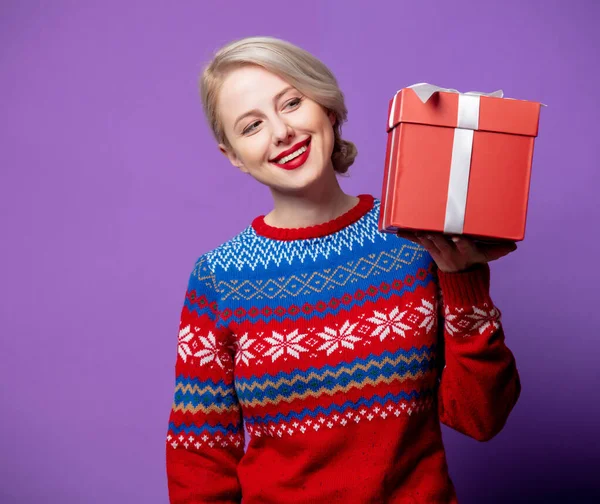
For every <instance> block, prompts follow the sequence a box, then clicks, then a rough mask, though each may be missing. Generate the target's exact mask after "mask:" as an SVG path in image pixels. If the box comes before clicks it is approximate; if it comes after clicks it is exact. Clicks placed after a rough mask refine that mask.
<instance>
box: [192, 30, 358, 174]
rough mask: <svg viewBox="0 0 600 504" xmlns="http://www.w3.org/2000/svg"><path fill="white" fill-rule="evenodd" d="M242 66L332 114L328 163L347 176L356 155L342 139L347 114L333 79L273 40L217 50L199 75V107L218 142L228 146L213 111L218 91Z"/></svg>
mask: <svg viewBox="0 0 600 504" xmlns="http://www.w3.org/2000/svg"><path fill="white" fill-rule="evenodd" d="M244 65H256V66H260V67H262V68H264V69H265V70H267V71H269V72H271V73H273V74H275V75H277V76H279V77H281V78H282V79H284V80H285V81H287V82H289V83H290V84H291V85H292V86H293V87H295V88H296V89H297V90H298V91H300V92H301V93H302V94H303V95H305V96H307V97H308V98H310V99H311V100H313V101H314V102H316V103H318V104H319V105H321V106H322V107H324V108H325V109H326V110H327V111H329V112H332V113H333V114H335V118H336V120H335V124H334V126H333V132H334V145H333V152H332V155H331V161H332V164H333V168H334V170H335V171H336V172H337V173H346V172H347V171H348V168H349V167H350V165H352V163H354V158H356V155H357V153H358V152H357V149H356V146H355V145H354V144H353V143H352V142H349V141H347V140H343V139H342V137H341V134H342V124H343V123H344V122H346V119H347V116H348V110H347V109H346V105H345V103H344V95H343V93H342V91H341V90H340V88H339V86H338V83H337V80H336V78H335V76H334V75H333V73H332V72H331V71H330V70H329V68H327V66H325V64H324V63H323V62H322V61H320V60H319V59H318V58H316V57H315V56H313V55H312V54H310V53H309V52H308V51H305V50H304V49H301V48H300V47H297V46H295V45H294V44H291V43H290V42H286V41H285V40H280V39H276V38H273V37H247V38H243V39H240V40H236V41H233V42H231V43H229V44H227V45H225V46H224V47H222V48H221V49H219V50H218V51H217V52H216V53H215V55H214V57H213V59H212V60H211V61H210V63H209V64H208V65H207V66H206V67H205V69H204V71H203V72H202V76H201V78H200V94H201V96H202V106H203V108H204V114H205V115H206V119H207V120H208V123H209V125H210V127H211V129H212V132H213V134H214V136H215V138H216V140H217V142H219V143H223V144H225V145H226V146H229V143H228V142H227V138H226V136H225V133H224V131H223V127H222V125H221V123H220V120H219V117H218V114H217V110H216V108H217V98H218V94H219V91H220V89H221V86H222V84H223V80H224V79H225V77H226V75H227V72H228V71H229V70H232V69H234V68H238V67H240V66H244Z"/></svg>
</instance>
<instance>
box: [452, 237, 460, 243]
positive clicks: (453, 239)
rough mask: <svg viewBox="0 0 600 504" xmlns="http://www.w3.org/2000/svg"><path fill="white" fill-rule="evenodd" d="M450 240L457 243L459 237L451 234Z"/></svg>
mask: <svg viewBox="0 0 600 504" xmlns="http://www.w3.org/2000/svg"><path fill="white" fill-rule="evenodd" d="M452 241H453V242H454V243H458V242H459V241H460V238H459V237H458V236H453V237H452Z"/></svg>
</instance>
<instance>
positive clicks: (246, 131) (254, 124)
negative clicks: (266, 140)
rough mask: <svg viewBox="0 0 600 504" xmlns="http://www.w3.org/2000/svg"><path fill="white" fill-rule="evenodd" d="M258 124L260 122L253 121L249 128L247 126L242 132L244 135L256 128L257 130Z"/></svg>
mask: <svg viewBox="0 0 600 504" xmlns="http://www.w3.org/2000/svg"><path fill="white" fill-rule="evenodd" d="M259 124H260V121H254V122H253V123H252V124H251V125H250V126H248V127H247V128H246V129H245V130H244V131H243V133H244V135H245V134H246V133H252V132H253V131H254V130H255V129H256V128H258V125H259Z"/></svg>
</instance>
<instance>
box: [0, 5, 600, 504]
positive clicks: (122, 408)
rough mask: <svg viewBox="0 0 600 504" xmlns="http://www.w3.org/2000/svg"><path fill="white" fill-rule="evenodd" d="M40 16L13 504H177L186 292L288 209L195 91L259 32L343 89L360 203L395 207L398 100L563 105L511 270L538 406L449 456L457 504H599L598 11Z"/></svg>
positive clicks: (280, 8) (28, 15) (10, 161)
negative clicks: (208, 264)
mask: <svg viewBox="0 0 600 504" xmlns="http://www.w3.org/2000/svg"><path fill="white" fill-rule="evenodd" d="M42 3H43V2H37V1H33V0H30V1H27V0H23V1H17V0H13V1H7V0H4V1H2V3H1V5H0V64H1V67H0V68H1V80H0V101H1V104H2V105H1V107H0V111H1V112H0V114H1V117H2V126H1V128H2V129H1V135H0V142H1V144H0V170H1V179H0V208H1V234H0V238H1V240H2V246H1V249H0V250H1V251H2V261H1V265H2V275H1V277H0V285H1V286H2V291H1V298H0V314H1V327H0V329H1V336H2V337H1V340H0V358H1V363H0V364H1V367H0V373H1V375H0V378H1V381H0V386H1V387H2V421H3V423H2V424H3V428H2V430H1V433H0V501H1V502H2V503H5V504H12V503H38V502H60V503H62V504H71V503H86V504H87V503H90V504H96V503H98V504H105V503H111V504H121V503H123V504H124V503H145V504H153V503H166V502H167V489H166V476H165V464H164V453H165V446H164V443H165V442H164V438H165V434H166V428H167V421H168V414H169V409H170V406H171V403H172V394H173V386H174V363H175V352H176V339H177V328H178V322H179V311H180V309H181V305H182V303H183V296H184V291H185V287H186V283H187V279H188V275H189V272H190V271H191V267H192V266H193V263H194V261H195V259H196V258H197V257H198V256H199V255H200V254H201V253H203V252H205V251H207V250H209V249H210V248H212V247H214V246H216V245H218V244H219V243H221V242H222V241H224V240H226V239H228V238H230V237H231V236H233V235H234V234H236V233H237V232H238V231H240V230H241V229H242V228H243V227H245V226H246V225H247V224H248V223H249V222H250V219H251V217H254V216H255V215H257V214H259V213H263V212H265V211H268V210H269V208H270V196H269V193H268V192H267V190H266V189H264V188H263V186H261V185H259V184H258V183H256V182H254V181H253V180H252V179H250V178H249V177H247V176H244V175H242V174H241V173H239V172H237V171H236V170H235V169H234V168H233V167H231V166H230V165H229V164H228V163H227V162H226V160H225V158H224V157H223V156H222V155H221V154H220V153H219V152H218V151H217V149H216V146H215V145H214V143H213V140H212V137H211V136H210V134H209V131H208V128H207V126H206V125H205V123H204V119H203V116H202V110H201V105H200V101H199V97H198V93H197V77H198V73H199V71H200V69H201V67H202V65H203V63H204V62H205V61H206V60H207V58H208V57H209V56H210V54H211V53H212V51H213V50H214V49H216V48H217V47H219V46H220V45H221V44H223V43H225V42H227V41H229V40H231V39H233V38H239V37H242V36H247V35H255V34H267V35H274V36H278V37H282V38H286V39H289V40H290V41H292V42H294V43H297V44H299V45H301V46H303V47H304V48H306V49H308V50H309V51H311V52H313V53H314V54H316V55H317V56H318V57H320V58H322V59H323V60H324V61H325V62H326V63H327V64H328V65H330V67H331V68H332V70H333V71H334V72H335V74H336V75H337V76H338V78H339V81H340V84H341V86H342V88H343V90H344V92H345V94H346V97H347V102H348V108H349V111H350V114H349V123H348V124H347V126H346V127H345V129H344V134H345V137H347V138H348V139H351V140H353V141H354V142H356V143H357V145H358V148H359V157H358V159H357V163H356V165H355V166H354V167H353V169H352V175H351V177H350V178H348V179H344V181H343V184H344V187H345V189H346V190H347V191H348V192H350V193H354V194H357V193H361V192H370V193H372V194H374V195H377V196H378V195H379V193H380V191H381V179H382V170H383V162H384V150H385V116H386V113H387V103H388V100H389V98H390V96H391V95H392V94H393V93H394V92H395V91H396V90H397V89H398V88H400V87H404V86H406V85H410V84H413V83H415V82H431V83H434V84H438V85H443V86H447V87H454V88H457V89H460V90H463V91H468V90H480V91H492V90H495V89H497V88H503V89H504V91H505V94H506V95H507V96H509V97H515V98H522V99H530V100H537V101H541V102H543V103H546V104H548V108H546V109H543V110H542V117H541V124H540V136H539V137H538V139H537V142H536V152H535V156H534V168H533V177H532V186H531V198H530V206H529V219H528V228H527V238H526V240H525V241H524V242H522V243H521V244H520V247H519V250H518V251H517V252H516V253H515V254H513V255H511V256H509V257H507V258H505V259H503V260H501V261H499V262H498V263H495V264H494V265H493V266H492V275H493V276H492V295H493V298H494V301H495V302H496V304H497V305H498V306H499V307H500V309H501V310H502V312H503V316H504V318H503V320H504V325H505V330H506V334H507V342H508V345H509V346H510V348H511V349H512V350H513V352H514V353H515V355H516V358H517V363H518V365H519V369H520V373H521V377H522V382H523V392H522V396H521V399H520V401H519V403H518V404H517V406H516V408H515V410H514V412H513V413H512V416H511V417H510V419H509V422H508V424H507V426H506V428H505V429H504V430H503V432H502V433H501V434H500V435H498V436H497V437H496V438H495V439H493V440H492V441H491V442H489V443H478V442H476V441H473V440H471V439H469V438H466V437H464V436H462V435H460V434H458V433H456V432H454V431H451V430H449V429H447V428H444V439H445V441H446V446H447V449H448V458H449V464H450V470H451V475H452V477H453V479H454V481H455V483H456V486H457V490H458V495H459V498H460V500H461V503H481V502H486V503H487V502H493V503H505V502H529V503H531V502H544V503H547V502H555V501H556V502H589V501H591V499H592V496H594V495H595V496H596V497H598V495H599V494H600V489H599V488H598V486H597V485H598V484H597V483H595V482H594V481H593V479H592V474H594V475H595V474H596V473H597V471H598V467H599V466H600V456H599V454H598V449H597V447H596V446H594V441H595V442H596V443H597V442H598V440H599V438H600V436H598V433H597V426H598V423H599V422H600V406H599V404H598V401H597V397H598V392H597V388H595V387H597V386H598V381H599V380H598V378H599V376H598V367H597V364H596V361H597V358H598V357H597V356H598V354H599V351H600V343H599V342H598V338H597V335H598V331H599V327H600V315H599V313H600V310H599V309H598V301H599V298H600V296H599V295H598V287H597V286H598V281H599V280H600V276H599V274H598V267H597V265H596V262H595V261H596V260H597V259H598V256H599V253H600V250H599V247H598V238H597V232H598V220H599V219H600V211H599V204H598V196H597V192H598V185H599V184H598V183H599V182H600V178H599V176H598V166H599V155H598V154H599V148H598V145H599V144H598V140H597V137H598V133H599V129H598V127H597V120H598V118H597V116H598V105H599V100H598V89H597V87H598V84H597V78H598V53H597V49H596V48H597V47H598V45H599V44H600V37H599V35H598V29H597V27H596V25H597V21H598V19H600V3H598V2H597V1H595V0H587V1H586V0H571V1H570V2H567V1H566V0H564V1H550V0H543V1H541V0H540V1H534V0H526V1H508V0H505V1H503V2H483V1H481V0H473V1H466V0H464V1H454V2H448V1H445V0H439V1H437V0H436V1H433V0H432V1H430V2H424V1H420V2H419V1H416V0H412V1H404V0H395V1H390V0H388V1H381V2H373V1H371V2H359V1H356V2H352V1H318V0H303V1H302V2H289V3H286V2H280V1H261V2H223V3H222V4H221V5H219V3H218V2H199V1H198V2H183V1H181V2H166V1H164V2H159V1H146V2H141V1H140V2H133V1H128V2H117V1H112V2H108V1H102V2H100V1H97V2H92V1H88V2H77V1H71V2H67V1H63V2H59V1H54V2H44V3H43V4H44V5H43V6H42ZM595 485H596V486H595ZM555 499H556V500H555ZM586 499H589V500H586Z"/></svg>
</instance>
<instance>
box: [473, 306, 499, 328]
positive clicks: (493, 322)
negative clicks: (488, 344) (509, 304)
mask: <svg viewBox="0 0 600 504" xmlns="http://www.w3.org/2000/svg"><path fill="white" fill-rule="evenodd" d="M467 318H469V319H470V320H472V321H473V325H472V326H471V329H470V330H471V331H479V334H483V333H484V332H485V331H486V330H487V329H489V328H490V327H493V328H494V329H498V328H499V327H500V323H499V320H500V312H499V311H498V309H497V308H496V307H493V308H492V309H491V310H490V311H486V310H482V309H481V308H477V307H476V306H474V307H473V313H471V314H469V315H467Z"/></svg>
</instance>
